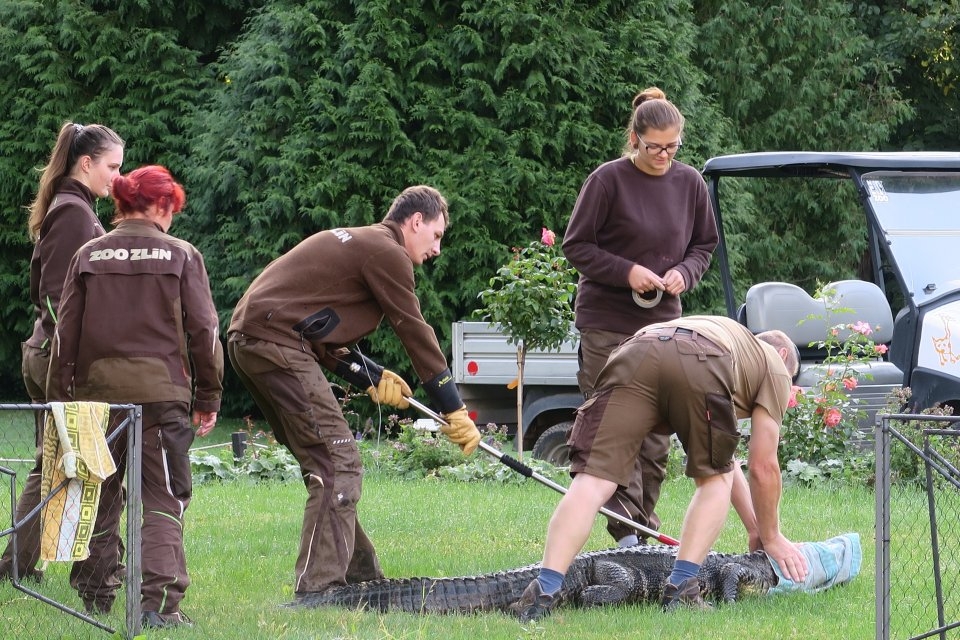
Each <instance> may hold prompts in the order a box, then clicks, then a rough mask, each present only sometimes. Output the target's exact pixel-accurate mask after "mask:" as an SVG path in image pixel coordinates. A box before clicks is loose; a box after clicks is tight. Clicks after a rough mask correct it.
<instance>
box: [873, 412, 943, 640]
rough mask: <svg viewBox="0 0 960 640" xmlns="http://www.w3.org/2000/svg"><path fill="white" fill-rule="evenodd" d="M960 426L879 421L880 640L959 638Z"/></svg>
mask: <svg viewBox="0 0 960 640" xmlns="http://www.w3.org/2000/svg"><path fill="white" fill-rule="evenodd" d="M958 421H960V417H955V416H950V417H946V416H930V415H916V414H885V415H878V416H877V433H876V441H875V447H876V465H877V469H876V471H877V476H876V477H877V482H876V544H877V552H876V563H877V567H876V568H877V572H876V574H877V575H876V580H877V582H876V607H877V609H876V617H877V629H876V637H877V640H890V639H891V638H893V639H895V640H901V639H906V638H910V639H919V638H941V639H943V638H960V430H957V429H954V428H951V427H954V426H956V423H957V422H958Z"/></svg>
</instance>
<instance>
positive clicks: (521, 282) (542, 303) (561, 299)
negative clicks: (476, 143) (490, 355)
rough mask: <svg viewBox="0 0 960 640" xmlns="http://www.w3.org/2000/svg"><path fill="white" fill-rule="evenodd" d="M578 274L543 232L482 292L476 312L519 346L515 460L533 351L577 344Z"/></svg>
mask: <svg viewBox="0 0 960 640" xmlns="http://www.w3.org/2000/svg"><path fill="white" fill-rule="evenodd" d="M575 278H576V270H574V269H573V267H571V266H570V263H569V262H567V259H566V258H565V257H564V256H563V254H562V253H561V252H560V249H559V247H558V246H557V238H556V234H555V233H554V232H553V231H551V230H550V229H547V228H546V227H544V228H543V229H542V231H541V236H540V240H539V241H534V242H531V243H530V244H529V245H528V246H526V247H524V248H522V249H517V248H515V249H514V251H513V257H512V258H511V259H510V261H509V262H508V263H507V264H505V265H504V266H502V267H500V269H499V270H498V271H497V275H495V276H494V277H493V278H491V279H490V288H489V289H485V290H483V291H481V292H480V295H479V298H480V301H481V302H482V303H483V306H482V307H481V308H480V309H478V310H477V311H476V312H475V313H476V314H477V315H479V316H480V317H481V318H482V319H483V320H486V321H487V322H489V323H490V325H492V326H500V327H501V328H502V329H503V331H504V332H505V333H506V334H507V342H508V344H515V345H517V387H516V388H517V455H518V456H519V457H520V458H521V459H522V458H523V366H524V363H525V361H526V355H527V352H528V351H530V350H531V349H537V350H546V351H554V350H558V349H559V348H560V346H561V345H562V344H563V343H564V342H567V341H571V340H573V337H574V334H573V330H572V329H571V327H572V324H573V308H572V306H571V303H572V301H573V295H574V292H575V291H576V289H577V285H576V279H575Z"/></svg>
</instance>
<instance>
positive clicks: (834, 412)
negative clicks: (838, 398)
mask: <svg viewBox="0 0 960 640" xmlns="http://www.w3.org/2000/svg"><path fill="white" fill-rule="evenodd" d="M841 417H842V415H841V414H840V409H837V408H836V407H831V408H830V409H827V411H826V413H824V414H823V424H825V425H827V426H828V427H835V426H837V425H838V424H840V418H841Z"/></svg>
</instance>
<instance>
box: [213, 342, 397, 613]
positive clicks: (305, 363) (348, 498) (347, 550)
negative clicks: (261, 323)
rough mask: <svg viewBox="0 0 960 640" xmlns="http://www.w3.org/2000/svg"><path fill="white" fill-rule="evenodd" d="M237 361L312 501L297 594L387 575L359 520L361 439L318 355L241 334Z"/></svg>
mask: <svg viewBox="0 0 960 640" xmlns="http://www.w3.org/2000/svg"><path fill="white" fill-rule="evenodd" d="M227 353H228V355H229V357H230V363H231V364H232V365H233V368H234V369H235V370H236V372H237V375H238V376H239V377H240V380H241V381H242V382H243V384H244V386H245V387H246V388H247V390H248V391H249V392H250V394H251V395H252V396H253V398H254V400H255V401H256V403H257V406H258V407H259V408H260V410H261V411H262V412H263V415H264V418H265V419H266V420H267V422H268V423H269V424H270V427H271V429H272V430H273V434H274V437H275V438H276V439H277V442H279V443H280V444H282V445H284V446H285V447H287V448H288V449H289V450H290V452H291V453H292V454H293V455H294V457H295V458H296V459H297V462H298V463H299V464H300V470H301V473H302V475H303V483H304V486H305V487H306V489H307V502H306V506H305V508H304V512H303V526H302V529H301V533H300V549H299V553H298V555H297V562H296V566H295V569H294V581H293V585H294V586H293V588H294V593H296V594H304V593H310V592H315V591H323V590H324V589H326V588H327V587H330V586H332V585H342V584H348V583H354V582H360V581H364V580H374V579H378V578H382V577H383V572H382V571H381V570H380V562H379V560H378V558H377V553H376V551H375V550H374V547H373V543H372V542H370V539H369V538H368V537H367V535H366V533H365V532H364V531H363V527H361V526H360V522H359V520H358V519H357V503H358V502H359V501H360V494H361V485H362V480H363V468H362V466H361V462H360V451H359V449H358V447H357V442H356V439H355V438H354V436H353V433H352V432H351V431H350V427H349V425H348V424H347V421H346V419H345V418H344V417H343V412H342V410H341V409H340V404H339V402H338V401H337V399H336V397H335V396H334V394H333V390H332V388H331V387H330V383H329V382H328V381H327V378H326V376H325V375H324V373H323V370H322V368H321V367H320V364H319V363H318V362H317V360H316V359H315V358H314V357H313V355H312V354H308V353H304V352H302V351H300V350H298V349H291V348H290V347H285V346H281V345H278V344H275V343H272V342H268V341H265V340H257V339H255V338H251V337H248V336H244V335H243V334H239V333H231V334H230V336H229V337H228V344H227Z"/></svg>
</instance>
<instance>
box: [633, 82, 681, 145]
mask: <svg viewBox="0 0 960 640" xmlns="http://www.w3.org/2000/svg"><path fill="white" fill-rule="evenodd" d="M631 104H632V111H631V114H630V123H629V124H628V125H627V129H626V131H625V132H624V135H625V136H626V144H625V146H624V148H623V155H625V156H627V155H630V154H631V153H633V152H634V151H636V149H635V148H634V147H633V145H632V144H630V134H631V133H634V134H636V135H637V137H641V136H643V135H644V134H645V133H646V132H647V131H648V130H650V129H656V130H658V131H664V130H666V129H670V128H672V127H677V128H678V129H680V131H681V133H682V132H683V124H684V122H685V120H684V118H683V114H682V113H680V110H679V109H677V107H676V106H675V105H674V104H673V103H672V102H670V101H669V100H667V94H665V93H664V92H663V91H662V90H661V89H660V88H659V87H647V88H646V89H644V90H643V91H641V92H640V93H638V94H637V95H636V96H634V98H633V102H632V103H631Z"/></svg>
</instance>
